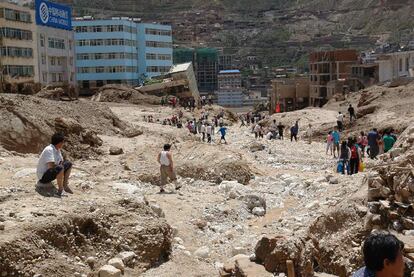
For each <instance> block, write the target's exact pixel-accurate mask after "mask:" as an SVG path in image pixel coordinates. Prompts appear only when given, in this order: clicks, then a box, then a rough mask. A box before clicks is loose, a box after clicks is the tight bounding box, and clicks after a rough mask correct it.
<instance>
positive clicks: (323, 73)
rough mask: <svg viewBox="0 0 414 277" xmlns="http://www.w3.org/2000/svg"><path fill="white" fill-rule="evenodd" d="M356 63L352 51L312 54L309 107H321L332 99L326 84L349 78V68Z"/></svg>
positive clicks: (356, 55) (310, 60)
mask: <svg viewBox="0 0 414 277" xmlns="http://www.w3.org/2000/svg"><path fill="white" fill-rule="evenodd" d="M357 61H358V52H357V51H356V50H354V49H342V50H335V51H323V52H314V53H312V54H311V55H310V57H309V68H310V106H322V105H324V104H325V103H326V102H327V101H328V100H329V99H330V98H332V96H333V95H331V94H330V93H328V87H327V85H328V83H329V82H330V81H335V80H342V79H347V78H349V76H350V70H349V67H350V66H351V65H353V64H355V63H357Z"/></svg>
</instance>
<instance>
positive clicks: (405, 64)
mask: <svg viewBox="0 0 414 277" xmlns="http://www.w3.org/2000/svg"><path fill="white" fill-rule="evenodd" d="M376 62H377V63H378V65H379V72H378V75H379V81H380V82H387V81H392V80H394V79H398V78H401V77H414V51H406V52H395V53H389V54H384V55H380V56H378V58H377V61H376Z"/></svg>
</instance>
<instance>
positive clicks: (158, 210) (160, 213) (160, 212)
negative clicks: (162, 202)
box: [150, 203, 165, 217]
mask: <svg viewBox="0 0 414 277" xmlns="http://www.w3.org/2000/svg"><path fill="white" fill-rule="evenodd" d="M150 208H151V209H152V210H153V211H154V213H156V214H157V215H158V216H159V217H165V213H164V211H163V210H162V209H161V207H160V206H158V205H157V204H154V203H151V204H150Z"/></svg>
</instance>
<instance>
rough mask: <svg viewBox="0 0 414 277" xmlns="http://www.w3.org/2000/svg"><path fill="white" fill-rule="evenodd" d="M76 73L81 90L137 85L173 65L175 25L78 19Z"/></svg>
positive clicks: (76, 26)
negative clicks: (110, 85)
mask: <svg viewBox="0 0 414 277" xmlns="http://www.w3.org/2000/svg"><path fill="white" fill-rule="evenodd" d="M73 26H74V28H75V42H76V46H75V52H76V73H77V80H78V82H79V86H80V88H84V89H85V88H93V87H100V86H103V85H105V84H114V83H115V84H130V85H137V84H139V83H140V82H142V81H143V80H144V79H146V78H148V77H154V76H158V75H162V74H164V73H166V72H168V71H169V69H170V67H171V66H172V31H171V26H167V25H160V24H146V23H139V22H136V21H134V20H133V19H130V18H112V19H100V20H94V19H92V18H90V17H83V18H77V19H76V20H75V21H73Z"/></svg>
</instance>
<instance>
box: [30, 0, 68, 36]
mask: <svg viewBox="0 0 414 277" xmlns="http://www.w3.org/2000/svg"><path fill="white" fill-rule="evenodd" d="M36 24H37V25H43V26H49V27H53V28H59V29H65V30H72V9H71V8H70V7H68V6H64V5H60V4H56V3H52V2H49V1H44V0H36Z"/></svg>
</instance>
